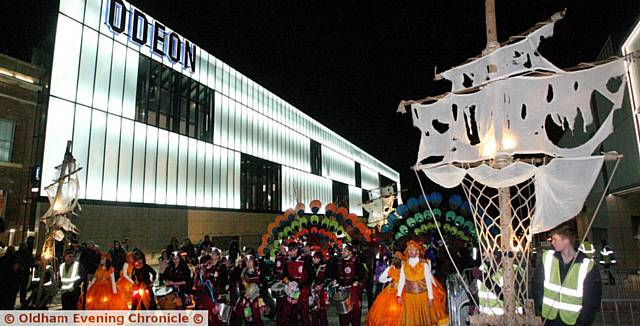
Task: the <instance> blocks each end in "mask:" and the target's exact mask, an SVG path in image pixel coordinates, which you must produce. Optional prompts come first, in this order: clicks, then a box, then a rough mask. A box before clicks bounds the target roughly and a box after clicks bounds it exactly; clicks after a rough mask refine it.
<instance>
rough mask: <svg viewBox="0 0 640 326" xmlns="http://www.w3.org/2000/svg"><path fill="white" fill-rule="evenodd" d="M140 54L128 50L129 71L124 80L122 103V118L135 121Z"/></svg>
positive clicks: (127, 70)
mask: <svg viewBox="0 0 640 326" xmlns="http://www.w3.org/2000/svg"><path fill="white" fill-rule="evenodd" d="M138 62H139V54H138V52H137V51H135V50H132V49H128V50H127V69H126V71H125V80H124V100H123V102H122V116H123V117H126V118H129V119H134V118H135V112H136V85H137V81H138Z"/></svg>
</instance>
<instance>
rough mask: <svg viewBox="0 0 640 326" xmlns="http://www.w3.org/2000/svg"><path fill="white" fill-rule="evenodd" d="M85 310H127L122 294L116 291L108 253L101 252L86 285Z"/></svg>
mask: <svg viewBox="0 0 640 326" xmlns="http://www.w3.org/2000/svg"><path fill="white" fill-rule="evenodd" d="M86 297H87V301H86V305H85V309H87V310H127V309H128V308H129V307H128V306H127V301H126V299H125V298H124V294H123V293H120V292H118V289H117V287H116V279H115V275H114V269H113V267H112V266H111V258H110V257H109V255H108V254H102V257H101V259H100V265H99V266H98V269H97V270H96V273H95V276H94V278H93V280H91V282H90V283H89V285H88V287H87V294H86Z"/></svg>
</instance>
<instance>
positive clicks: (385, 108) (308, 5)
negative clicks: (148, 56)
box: [0, 0, 640, 195]
mask: <svg viewBox="0 0 640 326" xmlns="http://www.w3.org/2000/svg"><path fill="white" fill-rule="evenodd" d="M47 2H48V1H42V2H41V1H15V0H9V1H7V0H5V1H2V4H0V10H1V12H2V13H3V16H4V17H3V20H2V22H0V24H1V25H0V30H1V31H2V41H3V42H2V44H3V45H1V46H0V51H1V52H3V53H6V54H10V55H13V56H17V57H19V58H23V59H25V60H29V59H30V56H31V53H30V52H31V47H32V46H33V44H36V43H37V42H38V40H39V39H40V38H42V36H41V35H43V34H46V33H47V31H49V30H51V29H52V25H53V23H52V21H53V19H55V16H54V15H51V13H52V12H55V11H56V8H57V4H56V3H55V2H56V1H51V3H47ZM131 2H132V3H133V4H134V5H136V6H137V7H138V8H140V9H141V10H142V11H144V12H146V13H148V14H149V15H151V16H152V17H153V18H155V19H157V20H159V21H161V22H163V23H164V24H166V25H167V26H168V27H169V28H171V29H173V30H175V31H177V32H178V33H180V34H181V35H183V36H185V37H186V38H188V39H190V40H191V41H193V42H194V43H195V44H197V45H199V46H200V47H201V48H204V49H206V50H207V51H208V52H209V53H211V54H213V55H214V56H216V57H218V58H220V59H222V60H223V61H225V62H226V63H228V64H229V65H231V66H232V67H234V68H235V69H237V70H238V71H240V72H241V73H243V74H244V75H246V76H248V77H249V78H251V79H253V80H254V81H256V82H258V83H259V84H261V85H263V86H265V87H266V88H267V89H269V90H270V91H272V92H273V93H275V94H277V95H278V96H280V97H281V98H282V99H284V100H286V101H287V102H289V103H291V104H292V105H294V106H296V107H297V108H298V109H300V110H302V111H304V112H305V113H307V114H309V115H310V116H311V117H313V118H314V119H316V120H318V121H319V122H320V123H322V124H324V125H325V126H328V127H329V128H331V129H332V130H334V131H335V132H337V133H338V134H340V135H342V136H344V137H345V138H346V139H348V140H350V141H352V142H353V143H354V144H356V145H357V146H359V147H361V148H363V149H364V150H365V151H367V152H369V153H371V154H372V155H373V156H375V157H376V158H378V159H380V160H381V161H383V162H385V163H387V164H388V165H390V166H391V167H392V168H394V169H395V170H396V171H398V172H400V174H401V177H402V184H403V188H409V191H408V193H409V194H410V195H413V194H417V192H418V189H417V187H416V180H415V176H414V174H413V173H412V172H411V171H410V170H409V166H410V165H412V164H413V163H414V162H415V157H416V153H417V148H418V142H419V133H418V130H417V129H415V128H413V127H412V123H411V117H410V116H409V115H400V114H396V113H395V110H396V108H397V105H398V102H399V101H400V100H402V99H419V98H423V97H425V96H427V95H437V94H440V93H443V92H445V91H447V90H448V87H449V85H448V83H446V82H433V81H432V78H433V72H434V67H435V66H437V67H438V70H439V71H442V70H444V69H446V68H449V67H452V66H455V65H458V64H460V63H462V62H463V61H464V60H466V59H467V58H469V57H472V56H475V55H477V54H478V53H479V52H480V51H481V50H482V48H484V44H485V26H484V1H481V0H476V1H443V0H439V1H438V0H432V1H427V0H422V1H391V0H387V1H349V0H341V1H336V0H322V1H320V0H306V1H302V0H298V1H272V0H261V1H257V0H233V1H229V0H225V1H200V2H198V1H185V0H181V1H177V0H163V1H157V0H136V1H131ZM496 6H497V18H498V35H499V40H500V41H504V40H505V39H507V38H508V36H510V35H514V34H518V33H521V32H523V31H525V30H527V29H529V28H530V27H532V26H533V25H534V24H535V23H536V22H539V21H544V20H546V19H548V18H549V17H550V16H551V15H552V14H553V13H555V12H556V11H560V10H562V9H563V8H567V16H566V17H565V19H564V20H562V21H561V22H559V23H558V24H557V25H556V32H555V36H554V37H553V38H551V39H550V40H547V41H545V42H543V44H542V46H541V52H542V54H543V55H545V56H546V57H547V58H549V59H550V60H551V61H552V62H554V63H555V64H556V65H558V66H559V67H570V66H573V65H575V64H577V63H579V62H587V61H593V60H595V57H596V56H597V55H598V53H599V51H600V49H601V48H602V46H603V44H604V43H605V41H606V39H607V36H608V35H609V34H618V35H626V34H628V33H629V32H630V31H631V29H632V27H633V25H635V23H636V22H637V21H638V18H639V15H640V1H638V0H624V1H622V0H620V1H603V0H576V1H560V0H556V1H551V0H539V1H531V0H529V1H524V0H508V1H507V0H497V1H496ZM52 17H53V18H52Z"/></svg>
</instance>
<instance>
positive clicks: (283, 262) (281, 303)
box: [274, 242, 289, 321]
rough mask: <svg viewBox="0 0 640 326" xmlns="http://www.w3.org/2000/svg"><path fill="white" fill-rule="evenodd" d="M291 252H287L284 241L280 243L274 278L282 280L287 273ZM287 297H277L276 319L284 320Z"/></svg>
mask: <svg viewBox="0 0 640 326" xmlns="http://www.w3.org/2000/svg"><path fill="white" fill-rule="evenodd" d="M288 259H289V254H287V246H286V245H285V244H284V242H283V243H281V244H280V250H278V253H277V254H276V267H275V270H274V278H275V279H276V281H282V279H283V278H284V275H285V269H286V268H287V260H288ZM286 301H287V299H286V298H278V299H276V320H277V321H282V320H284V318H285V316H284V308H285V306H286Z"/></svg>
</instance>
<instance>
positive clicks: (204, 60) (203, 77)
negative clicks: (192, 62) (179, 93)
mask: <svg viewBox="0 0 640 326" xmlns="http://www.w3.org/2000/svg"><path fill="white" fill-rule="evenodd" d="M200 53H201V55H202V57H201V59H200V69H199V70H200V78H199V79H198V81H199V82H200V83H202V84H206V83H207V79H208V78H209V60H211V59H210V58H211V55H210V54H208V53H207V52H205V51H200Z"/></svg>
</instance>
